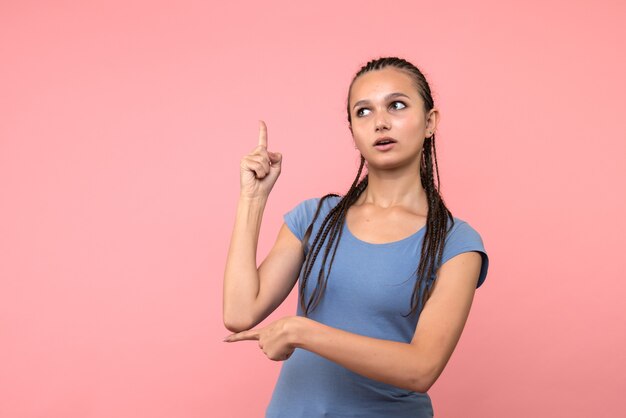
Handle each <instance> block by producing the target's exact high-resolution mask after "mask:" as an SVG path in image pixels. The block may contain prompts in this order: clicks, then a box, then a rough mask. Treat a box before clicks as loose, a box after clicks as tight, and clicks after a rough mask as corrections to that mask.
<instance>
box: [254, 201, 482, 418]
mask: <svg viewBox="0 0 626 418" xmlns="http://www.w3.org/2000/svg"><path fill="white" fill-rule="evenodd" d="M340 199H341V198H340V197H336V196H331V197H329V198H327V199H326V200H325V201H324V202H323V206H322V209H321V211H320V214H319V216H318V218H317V219H316V221H315V225H313V230H312V231H311V235H310V237H309V245H306V246H305V248H306V249H305V253H306V252H307V251H308V247H309V246H310V244H311V243H312V242H313V240H314V239H315V236H316V234H317V231H318V230H319V228H320V226H321V224H322V222H323V220H324V218H325V217H326V214H328V212H329V211H330V209H332V207H334V206H335V205H336V204H337V203H338V202H339V200H340ZM319 200H320V198H312V199H308V200H304V201H302V202H301V203H299V204H298V205H297V206H296V207H295V208H293V209H292V210H291V211H289V212H287V213H286V214H285V215H284V220H285V223H286V224H287V226H288V227H289V229H290V230H291V231H292V232H293V233H294V235H295V236H296V237H298V238H299V239H300V240H302V239H303V237H304V234H305V232H306V229H307V228H308V226H309V225H310V223H311V221H312V220H313V215H314V214H315V210H316V208H317V204H318V202H319ZM454 220H455V222H454V226H453V227H452V229H449V230H448V234H447V236H446V241H445V246H444V251H443V257H442V260H441V262H442V264H443V263H445V262H446V261H448V260H449V259H450V258H452V257H454V256H455V255H458V254H460V253H463V252H467V251H478V252H479V253H480V254H481V256H482V267H481V271H480V278H479V280H478V285H477V287H478V286H480V285H481V284H482V283H483V282H484V280H485V277H486V276H487V268H488V265H489V260H488V258H487V253H486V251H485V249H484V246H483V243H482V239H481V237H480V235H479V234H478V233H477V232H476V231H475V230H474V229H473V228H472V227H471V226H470V225H469V224H468V223H467V222H465V221H463V220H461V219H458V218H456V217H455V218H454ZM425 229H426V228H425V227H423V228H422V229H420V230H419V231H417V232H416V233H414V234H413V235H411V236H409V237H407V238H404V239H402V240H399V241H394V242H390V243H383V244H372V243H368V242H365V241H361V240H359V239H358V238H356V237H355V236H354V235H352V233H351V232H350V230H349V229H348V228H347V226H346V224H345V223H344V225H343V232H342V235H341V240H340V242H339V246H338V247H337V253H336V255H335V259H334V261H333V264H332V269H331V271H330V275H329V277H328V281H327V287H326V290H325V292H324V295H323V296H322V299H321V300H320V302H319V304H318V306H317V307H316V308H315V309H314V310H313V311H312V312H310V313H309V318H311V319H313V320H315V321H318V322H321V323H323V324H326V325H328V326H331V327H335V328H339V329H342V330H345V331H348V332H353V333H356V334H360V335H366V336H369V337H373V338H380V339H385V340H392V341H400V342H405V343H409V342H411V340H412V338H413V334H414V333H415V327H416V326H417V321H418V319H419V317H418V316H417V315H410V316H408V317H403V316H402V315H406V314H407V313H408V312H409V311H410V306H411V295H412V292H413V287H414V285H415V281H416V270H417V266H418V263H419V257H420V254H421V247H422V239H423V237H424V233H425ZM323 255H324V250H323V249H322V250H321V251H320V252H319V254H318V256H317V259H316V261H315V264H314V266H313V270H312V271H311V274H310V275H309V281H308V283H307V287H306V295H305V296H306V298H305V300H307V301H308V300H309V297H310V295H311V292H312V291H313V288H314V287H315V285H316V284H317V274H318V272H319V268H320V266H321V261H322V259H323ZM331 256H332V251H331V254H330V255H329V257H328V261H327V263H326V271H328V264H329V263H330V257H331ZM301 273H302V272H301ZM433 279H434V277H433V278H431V279H430V280H433ZM299 280H302V276H300V279H299ZM299 296H300V295H298V297H299ZM297 315H300V316H303V312H302V310H301V307H300V304H299V301H298V306H297ZM265 416H266V418H319V417H338V418H343V417H359V418H379V417H395V418H426V417H432V416H433V407H432V404H431V400H430V397H429V396H428V394H427V393H419V392H412V391H409V390H406V389H402V388H398V387H395V386H392V385H389V384H386V383H383V382H379V381H376V380H373V379H369V378H367V377H364V376H362V375H359V374H357V373H354V372H352V371H350V370H348V369H346V368H345V367H343V366H341V365H339V364H337V363H334V362H331V361H329V360H327V359H325V358H323V357H321V356H319V355H317V354H315V353H313V352H310V351H307V350H304V349H299V348H298V349H296V350H295V351H294V352H293V354H292V355H291V357H290V358H289V359H288V360H286V361H284V362H283V364H282V368H281V371H280V375H279V377H278V381H277V382H276V386H275V388H274V392H273V395H272V398H271V401H270V403H269V405H268V407H267V410H266V415H265Z"/></svg>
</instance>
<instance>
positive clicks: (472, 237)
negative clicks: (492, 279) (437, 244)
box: [441, 219, 489, 288]
mask: <svg viewBox="0 0 626 418" xmlns="http://www.w3.org/2000/svg"><path fill="white" fill-rule="evenodd" d="M469 251H477V252H478V253H480V255H481V258H482V265H481V268H480V275H479V277H478V283H477V284H476V287H477V288H478V287H480V285H482V284H483V282H484V281H485V278H486V277H487V270H488V268H489V257H488V256H487V251H486V250H485V246H484V245H483V240H482V238H481V236H480V234H479V233H478V232H477V231H476V230H475V229H474V228H472V227H471V226H470V224H468V223H467V222H465V221H463V220H460V219H455V222H454V226H453V227H452V229H451V230H450V231H449V232H448V235H447V236H446V242H445V246H444V248H443V256H442V258H441V264H442V265H443V264H444V263H445V262H446V261H448V260H449V259H451V258H452V257H454V256H456V255H459V254H461V253H466V252H469Z"/></svg>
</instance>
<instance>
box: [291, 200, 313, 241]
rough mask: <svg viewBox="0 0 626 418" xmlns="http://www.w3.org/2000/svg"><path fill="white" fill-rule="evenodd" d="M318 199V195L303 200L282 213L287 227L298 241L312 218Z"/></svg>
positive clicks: (302, 236)
mask: <svg viewBox="0 0 626 418" xmlns="http://www.w3.org/2000/svg"><path fill="white" fill-rule="evenodd" d="M319 200H320V198H319V197H314V198H311V199H307V200H304V201H302V202H300V203H298V204H297V205H296V206H295V207H294V208H293V209H291V210H290V211H289V212H287V213H285V214H284V215H283V219H284V220H285V223H286V224H287V227H288V228H289V229H290V230H291V232H293V234H294V235H295V236H296V237H298V239H299V240H300V241H302V239H303V238H304V233H305V232H306V229H307V228H308V227H309V225H310V224H311V221H312V220H313V216H314V215H315V210H316V209H317V204H318V202H319Z"/></svg>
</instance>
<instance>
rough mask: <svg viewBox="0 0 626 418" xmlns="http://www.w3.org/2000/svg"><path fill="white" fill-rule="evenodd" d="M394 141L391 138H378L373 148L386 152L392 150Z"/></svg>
mask: <svg viewBox="0 0 626 418" xmlns="http://www.w3.org/2000/svg"><path fill="white" fill-rule="evenodd" d="M395 143H396V140H395V139H393V138H380V139H378V140H377V141H376V142H375V143H374V148H376V149H377V150H379V151H387V150H388V149H391V148H393V146H394V145H395Z"/></svg>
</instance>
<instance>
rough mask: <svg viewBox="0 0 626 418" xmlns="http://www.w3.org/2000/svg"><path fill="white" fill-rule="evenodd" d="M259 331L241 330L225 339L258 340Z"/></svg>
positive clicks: (232, 340)
mask: <svg viewBox="0 0 626 418" xmlns="http://www.w3.org/2000/svg"><path fill="white" fill-rule="evenodd" d="M258 339H259V332H258V331H257V330H248V331H241V332H238V333H236V334H232V335H229V336H228V337H226V338H225V339H224V341H228V342H234V341H244V340H258Z"/></svg>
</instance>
